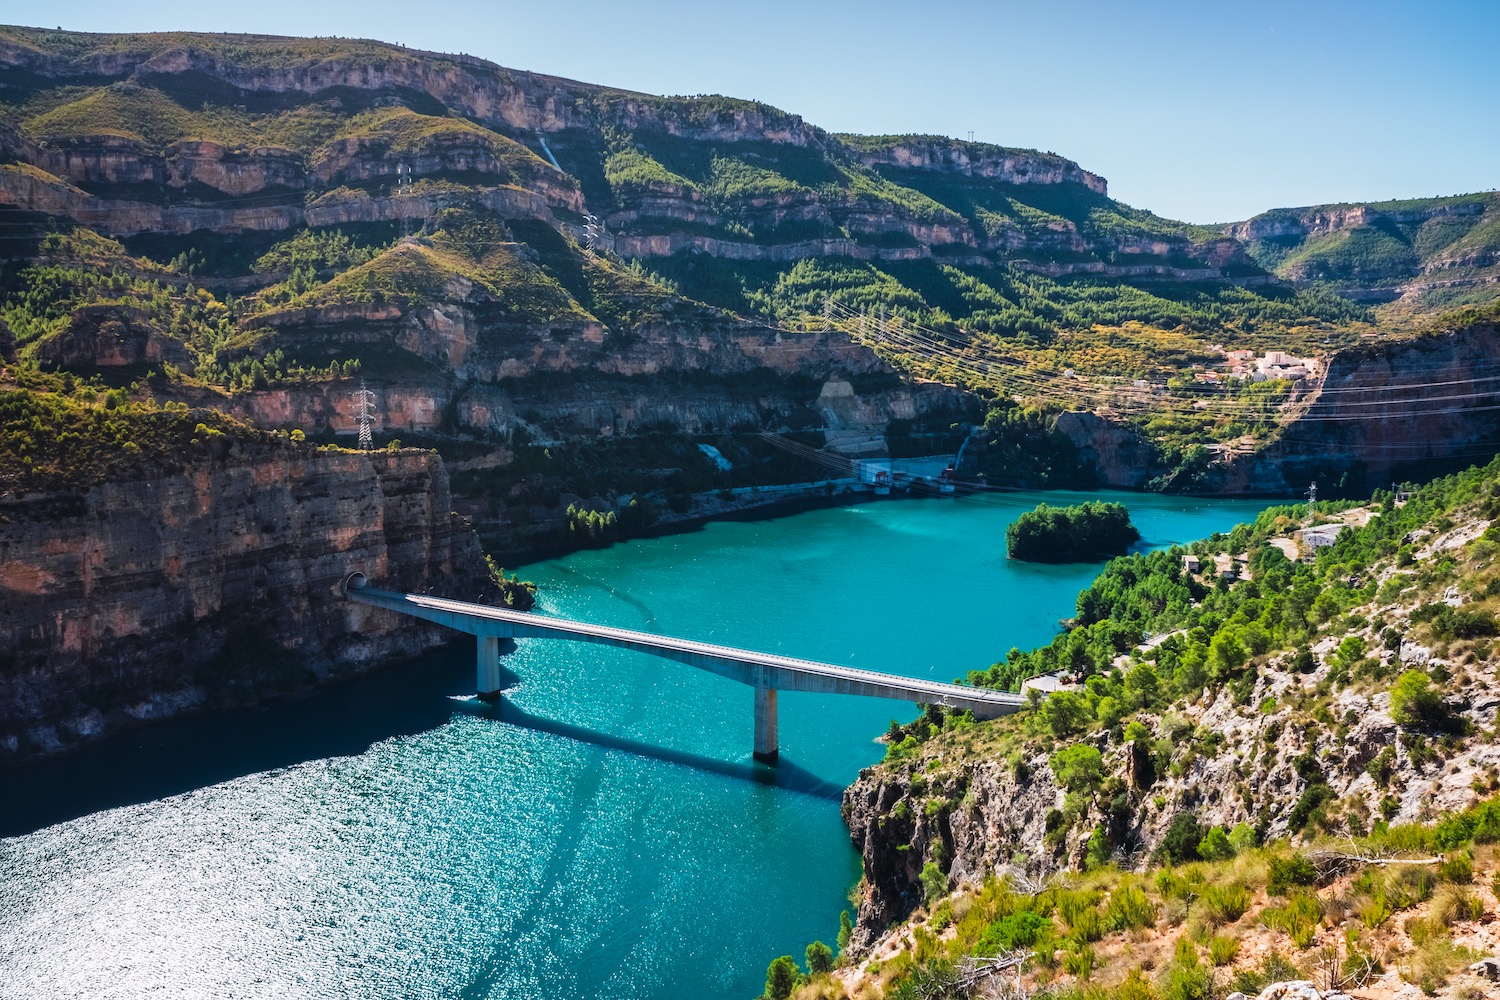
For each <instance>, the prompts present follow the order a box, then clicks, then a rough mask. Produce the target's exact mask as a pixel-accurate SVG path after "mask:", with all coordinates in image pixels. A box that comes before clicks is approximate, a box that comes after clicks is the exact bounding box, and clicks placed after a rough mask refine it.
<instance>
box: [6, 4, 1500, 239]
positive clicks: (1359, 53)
mask: <svg viewBox="0 0 1500 1000" xmlns="http://www.w3.org/2000/svg"><path fill="white" fill-rule="evenodd" d="M0 20H3V21H5V22H7V23H21V24H35V23H38V21H39V20H41V21H45V23H46V25H47V26H53V25H61V26H63V27H65V28H70V29H74V30H82V31H157V30H168V29H179V30H200V31H251V32H264V33H273V34H288V35H344V36H362V37H369V38H379V39H383V40H386V41H392V42H400V43H403V44H405V45H408V46H412V47H414V48H424V49H433V50H438V51H444V52H455V51H457V52H468V53H471V54H474V55H478V56H482V57H484V58H487V59H491V60H493V61H495V62H498V63H501V64H502V65H506V66H512V67H516V68H519V69H530V70H536V71H539V72H545V73H552V74H556V75H559V76H567V77H572V78H575V79H579V80H586V81H589V82H593V83H602V84H608V85H611V86H616V87H625V88H630V89H634V90H641V91H646V92H648V93H660V94H696V93H722V94H729V95H733V96H736V97H745V98H753V99H757V100H761V101H765V102H767V103H770V104H774V105H776V106H778V107H781V108H784V109H786V110H788V111H792V112H794V113H797V114H800V115H802V116H803V117H804V118H805V119H807V120H808V121H810V122H813V123H814V124H817V125H821V126H823V127H824V128H827V129H830V130H833V131H839V132H870V133H886V132H931V133H941V134H947V135H954V136H960V137H963V136H966V135H967V134H968V132H969V131H970V130H973V132H974V136H975V138H977V139H983V140H986V141H989V142H996V143H1000V144H1003V145H1008V146H1027V147H1035V148H1038V149H1047V150H1053V151H1055V152H1058V153H1061V154H1063V155H1064V156H1067V157H1070V158H1072V159H1074V160H1077V161H1078V162H1079V163H1081V164H1082V165H1083V166H1084V167H1085V168H1087V169H1089V170H1093V171H1095V172H1096V173H1101V174H1103V175H1104V176H1106V177H1107V178H1108V179H1109V182H1110V193H1111V194H1113V195H1114V196H1115V197H1117V198H1120V199H1121V200H1123V201H1126V202H1129V203H1130V204H1132V205H1136V206H1139V207H1142V208H1149V209H1151V210H1152V211H1155V212H1158V213H1160V214H1162V215H1166V216H1169V217H1173V218H1179V219H1186V220H1188V221H1192V222H1221V221H1231V220H1236V219H1242V218H1245V217H1248V216H1250V215H1253V214H1255V213H1256V212H1259V211H1262V210H1264V209H1267V208H1273V207H1278V206H1292V205H1307V204H1316V203H1322V202H1333V201H1353V200H1374V199H1380V198H1397V197H1417V196H1425V195H1440V194H1457V193H1460V192H1468V191H1479V190H1490V189H1493V188H1496V187H1500V58H1497V53H1496V43H1497V40H1500V0H1467V2H1464V0H1423V2H1405V3H1401V2H1387V0H1363V2H1319V0H1306V2H1287V0H1264V2H1263V0H1248V2H1237V3H1231V2H1223V0H1196V2H1180V3H1178V2H1153V0H1118V2H1071V3H1069V2H1062V0H1027V2H1025V3H1010V2H1000V0H996V2H989V3H985V2H977V0H975V2H940V0H939V2H927V3H923V2H920V0H904V2H892V0H865V2H856V0H828V2H820V0H800V2H796V0H763V2H758V3H754V4H750V3H740V4H728V3H714V2H712V0H700V2H687V0H645V2H639V3H630V2H625V0H619V2H609V0H488V2H480V0H458V2H441V0H430V2H426V3H422V2H412V0H405V2H400V3H397V2H393V0H364V2H359V3H354V2H350V0H326V2H322V0H313V2H308V0H302V2H291V0H253V2H248V3H246V2H241V3H213V2H204V0H158V2H155V3H145V4H140V3H137V4H127V3H120V2H118V0H108V2H106V0H52V2H50V3H48V4H46V5H45V6H43V5H41V4H35V3H24V4H23V3H18V2H15V0H0Z"/></svg>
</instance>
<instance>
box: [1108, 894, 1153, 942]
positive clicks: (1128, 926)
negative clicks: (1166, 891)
mask: <svg viewBox="0 0 1500 1000" xmlns="http://www.w3.org/2000/svg"><path fill="white" fill-rule="evenodd" d="M1154 923H1156V905H1155V904H1154V903H1152V902H1151V900H1150V898H1148V897H1147V896H1146V893H1145V890H1143V889H1142V888H1141V887H1140V886H1138V885H1135V884H1133V883H1129V882H1127V883H1124V884H1122V885H1118V886H1116V887H1115V889H1114V891H1113V892H1111V893H1110V894H1109V902H1108V903H1106V904H1105V906H1104V925H1105V926H1106V927H1108V928H1109V929H1110V930H1111V931H1129V930H1136V929H1138V928H1141V927H1150V926H1151V925H1152V924H1154Z"/></svg>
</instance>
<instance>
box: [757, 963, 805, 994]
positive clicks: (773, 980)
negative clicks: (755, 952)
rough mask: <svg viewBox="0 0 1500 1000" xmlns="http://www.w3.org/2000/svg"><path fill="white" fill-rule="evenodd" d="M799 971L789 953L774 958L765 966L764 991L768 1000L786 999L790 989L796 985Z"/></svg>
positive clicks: (790, 991)
mask: <svg viewBox="0 0 1500 1000" xmlns="http://www.w3.org/2000/svg"><path fill="white" fill-rule="evenodd" d="M800 975H801V973H800V972H799V971H798V970H797V962H796V960H795V959H793V958H792V956H790V955H782V956H781V957H780V958H777V959H774V960H773V961H772V962H771V964H770V965H769V966H767V968H766V992H765V995H766V996H767V997H769V998H770V1000H787V997H789V996H791V995H792V990H793V989H795V988H796V986H797V979H798V977H799V976H800Z"/></svg>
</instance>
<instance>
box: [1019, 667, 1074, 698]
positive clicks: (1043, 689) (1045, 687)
mask: <svg viewBox="0 0 1500 1000" xmlns="http://www.w3.org/2000/svg"><path fill="white" fill-rule="evenodd" d="M1077 687H1078V685H1077V684H1070V683H1068V682H1067V681H1066V680H1064V679H1063V675H1062V674H1060V673H1054V674H1038V675H1037V676H1036V677H1028V678H1026V680H1024V681H1022V682H1021V693H1022V694H1023V695H1024V694H1028V693H1029V692H1031V691H1036V692H1037V693H1039V694H1040V695H1041V696H1042V697H1044V698H1045V697H1048V696H1049V695H1053V694H1056V693H1057V692H1058V691H1073V690H1076V689H1077Z"/></svg>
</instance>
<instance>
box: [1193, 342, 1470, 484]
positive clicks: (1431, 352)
mask: <svg viewBox="0 0 1500 1000" xmlns="http://www.w3.org/2000/svg"><path fill="white" fill-rule="evenodd" d="M1497 362H1500V326H1497V325H1496V324H1495V323H1493V322H1485V323H1478V324H1473V325H1469V326H1461V327H1459V328H1457V329H1451V330H1448V331H1446V332H1439V333H1434V334H1432V335H1429V336H1424V337H1419V338H1417V339H1414V340H1402V341H1395V342H1387V343H1381V344H1371V345H1369V346H1364V347H1359V348H1354V349H1350V350H1347V351H1341V352H1339V353H1338V354H1336V355H1334V357H1333V358H1331V359H1330V360H1329V363H1328V369H1327V372H1326V374H1325V376H1324V377H1323V379H1322V380H1321V382H1319V383H1318V385H1317V386H1316V388H1314V389H1313V390H1312V391H1311V392H1310V393H1309V394H1308V395H1307V397H1306V398H1305V399H1304V400H1303V401H1301V402H1299V403H1298V404H1297V406H1296V408H1295V410H1294V411H1293V414H1292V419H1291V421H1290V422H1289V423H1288V425H1287V426H1286V427H1285V429H1284V430H1283V431H1282V432H1281V433H1280V435H1279V436H1278V437H1277V438H1276V439H1275V440H1273V441H1272V442H1271V443H1270V444H1269V445H1267V446H1266V447H1265V448H1264V449H1263V450H1261V451H1260V452H1258V453H1256V454H1253V455H1240V456H1235V457H1233V458H1232V459H1231V460H1229V461H1227V462H1225V463H1223V464H1221V465H1219V466H1216V467H1215V468H1214V469H1213V471H1212V473H1211V476H1210V480H1211V483H1212V488H1213V489H1215V490H1222V491H1224V492H1231V493H1238V492H1262V493H1270V492H1287V491H1294V490H1305V489H1306V487H1307V483H1308V482H1311V481H1313V480H1318V481H1319V482H1321V483H1322V484H1323V486H1324V488H1325V489H1327V488H1330V487H1333V488H1339V489H1343V490H1345V491H1347V492H1348V493H1349V494H1351V495H1361V494H1363V493H1365V492H1366V491H1368V490H1370V489H1374V488H1377V487H1380V486H1386V485H1389V484H1390V482H1391V481H1392V480H1393V479H1396V480H1405V479H1408V478H1413V477H1415V478H1425V477H1426V475H1430V474H1432V472H1434V471H1447V469H1448V468H1450V467H1453V466H1455V464H1457V465H1467V464H1468V463H1469V461H1472V460H1475V459H1482V458H1484V457H1487V456H1488V455H1492V454H1494V451H1495V446H1496V444H1497V443H1500V389H1497V387H1496V385H1495V383H1494V381H1493V379H1492V377H1491V376H1489V375H1488V374H1487V373H1489V372H1492V371H1494V370H1495V365H1496V364H1497Z"/></svg>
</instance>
